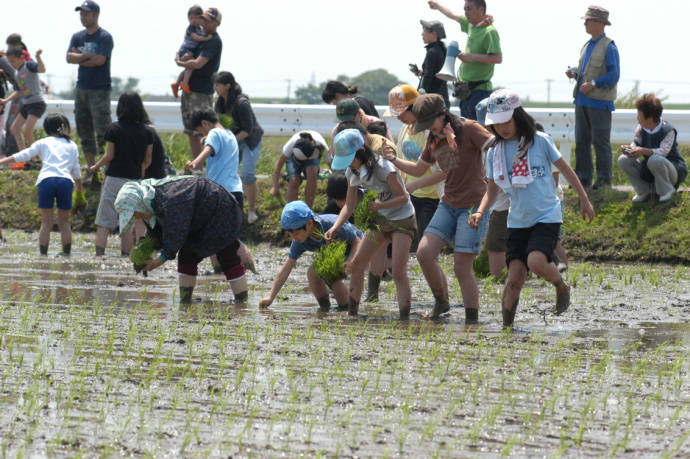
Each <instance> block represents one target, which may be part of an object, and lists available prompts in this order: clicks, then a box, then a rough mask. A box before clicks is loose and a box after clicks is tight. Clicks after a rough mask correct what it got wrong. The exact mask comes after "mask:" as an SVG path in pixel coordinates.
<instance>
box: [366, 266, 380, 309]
mask: <svg viewBox="0 0 690 459" xmlns="http://www.w3.org/2000/svg"><path fill="white" fill-rule="evenodd" d="M380 285H381V276H376V275H374V274H372V273H371V272H369V274H368V276H367V298H366V299H365V300H364V301H365V302H367V303H370V302H372V301H378V300H379V286H380Z"/></svg>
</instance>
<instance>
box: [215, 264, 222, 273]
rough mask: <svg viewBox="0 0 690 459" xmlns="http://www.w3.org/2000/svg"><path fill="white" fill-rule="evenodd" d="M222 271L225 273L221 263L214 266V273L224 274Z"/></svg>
mask: <svg viewBox="0 0 690 459" xmlns="http://www.w3.org/2000/svg"><path fill="white" fill-rule="evenodd" d="M222 273H223V268H221V267H220V265H218V266H214V267H213V274H222Z"/></svg>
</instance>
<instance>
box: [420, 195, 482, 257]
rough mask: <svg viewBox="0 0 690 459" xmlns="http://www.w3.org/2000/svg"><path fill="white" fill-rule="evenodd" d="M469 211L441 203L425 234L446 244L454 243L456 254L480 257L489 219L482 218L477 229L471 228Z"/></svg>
mask: <svg viewBox="0 0 690 459" xmlns="http://www.w3.org/2000/svg"><path fill="white" fill-rule="evenodd" d="M469 210H470V209H467V208H456V207H450V206H449V205H448V204H446V203H444V202H443V201H441V202H440V203H439V205H438V209H436V213H435V214H434V217H433V218H432V219H431V221H430V222H429V224H428V225H427V227H426V231H425V232H426V233H431V234H433V235H436V236H438V237H440V238H441V239H443V240H444V241H445V242H446V244H450V243H453V242H454V246H453V251H454V252H459V253H473V254H475V255H479V251H480V250H481V248H482V241H483V240H484V234H485V233H486V226H487V223H488V219H487V218H482V221H481V223H479V226H478V227H477V228H471V227H470V224H469V222H468V221H467V219H468V217H469Z"/></svg>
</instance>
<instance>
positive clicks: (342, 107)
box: [335, 97, 359, 121]
mask: <svg viewBox="0 0 690 459" xmlns="http://www.w3.org/2000/svg"><path fill="white" fill-rule="evenodd" d="M358 111H359V104H358V103H357V101H356V100H354V99H352V98H350V97H347V98H345V99H340V102H338V105H336V106H335V116H336V118H338V121H349V120H351V119H352V118H354V116H355V115H356V114H357V112H358Z"/></svg>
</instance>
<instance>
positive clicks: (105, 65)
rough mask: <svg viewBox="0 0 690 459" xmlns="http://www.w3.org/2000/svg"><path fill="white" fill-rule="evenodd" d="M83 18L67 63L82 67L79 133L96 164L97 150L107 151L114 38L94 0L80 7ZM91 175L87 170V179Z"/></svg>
mask: <svg viewBox="0 0 690 459" xmlns="http://www.w3.org/2000/svg"><path fill="white" fill-rule="evenodd" d="M74 10H75V11H78V12H79V19H80V20H81V24H82V25H83V26H84V30H81V31H79V32H77V33H75V34H74V35H72V40H71V41H70V44H69V48H68V50H67V62H68V63H69V64H76V65H78V66H79V71H78V73H77V88H76V89H75V93H74V118H75V120H76V122H77V134H78V135H79V138H80V139H81V147H82V151H83V152H84V158H85V159H86V164H87V166H89V167H91V166H93V165H94V164H96V153H103V145H105V139H104V138H103V135H104V134H105V130H106V128H107V127H108V126H109V125H110V123H111V122H112V119H111V117H110V90H111V80H110V56H111V54H112V52H113V37H112V36H111V35H110V34H109V33H108V32H107V31H106V30H104V29H102V28H101V27H100V26H99V25H98V18H99V16H100V14H101V7H100V6H98V3H96V2H94V1H93V0H86V1H84V2H83V3H82V4H81V5H79V6H77V7H76V8H75V9H74ZM90 176H91V173H90V172H87V175H86V177H85V179H84V180H85V181H88V180H89V178H90Z"/></svg>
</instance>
